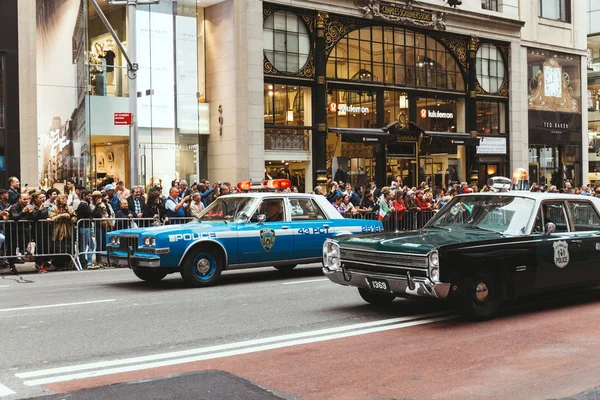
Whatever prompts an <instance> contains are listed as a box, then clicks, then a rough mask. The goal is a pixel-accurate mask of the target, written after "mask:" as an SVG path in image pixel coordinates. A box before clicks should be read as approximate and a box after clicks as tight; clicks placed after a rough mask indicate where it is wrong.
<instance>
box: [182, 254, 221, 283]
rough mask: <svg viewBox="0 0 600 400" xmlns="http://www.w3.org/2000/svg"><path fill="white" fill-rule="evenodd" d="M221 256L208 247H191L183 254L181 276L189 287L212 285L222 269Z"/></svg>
mask: <svg viewBox="0 0 600 400" xmlns="http://www.w3.org/2000/svg"><path fill="white" fill-rule="evenodd" d="M223 263H224V262H223V257H222V256H221V254H220V253H218V252H216V251H214V250H213V249H212V248H210V247H200V248H197V249H193V250H192V251H190V253H189V254H188V255H187V256H185V259H184V260H183V264H182V266H181V277H182V278H183V280H184V281H185V284H186V285H187V286H190V287H205V286H212V285H214V284H215V283H216V282H217V281H218V280H219V278H220V277H221V272H222V271H223Z"/></svg>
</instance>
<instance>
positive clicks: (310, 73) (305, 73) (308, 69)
mask: <svg viewBox="0 0 600 400" xmlns="http://www.w3.org/2000/svg"><path fill="white" fill-rule="evenodd" d="M298 76H302V77H304V78H312V77H314V76H315V58H314V57H313V56H312V55H311V56H310V57H309V58H308V62H307V63H306V65H305V66H304V67H303V68H302V69H301V70H300V72H298Z"/></svg>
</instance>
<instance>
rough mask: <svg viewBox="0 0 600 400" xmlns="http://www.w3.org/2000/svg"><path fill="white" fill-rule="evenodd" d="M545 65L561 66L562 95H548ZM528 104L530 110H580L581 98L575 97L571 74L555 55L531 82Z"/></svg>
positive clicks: (574, 111)
mask: <svg viewBox="0 0 600 400" xmlns="http://www.w3.org/2000/svg"><path fill="white" fill-rule="evenodd" d="M544 67H549V68H559V69H560V70H561V72H562V73H561V96H560V97H550V96H546V94H545V90H544V79H545V77H544ZM527 105H528V107H529V109H530V110H537V111H552V112H564V113H578V112H580V102H579V100H577V99H575V98H573V88H571V82H570V77H569V74H568V73H566V72H565V71H564V70H562V66H561V65H560V64H559V63H558V61H557V60H556V59H555V58H554V57H550V58H548V59H547V60H546V61H545V62H544V64H543V66H542V69H540V70H538V71H537V72H536V74H535V77H534V78H533V79H532V80H531V81H530V82H529V96H528V98H527Z"/></svg>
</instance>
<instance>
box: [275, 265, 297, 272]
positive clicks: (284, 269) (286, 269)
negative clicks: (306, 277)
mask: <svg viewBox="0 0 600 400" xmlns="http://www.w3.org/2000/svg"><path fill="white" fill-rule="evenodd" d="M296 266H297V264H288V265H276V266H275V269H277V270H279V271H281V272H291V271H292V270H293V269H294V268H296Z"/></svg>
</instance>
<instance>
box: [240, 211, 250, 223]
mask: <svg viewBox="0 0 600 400" xmlns="http://www.w3.org/2000/svg"><path fill="white" fill-rule="evenodd" d="M238 218H239V219H241V220H242V221H243V222H244V223H245V222H248V220H249V219H250V217H249V216H248V214H246V213H245V212H243V211H242V212H241V213H239V214H238Z"/></svg>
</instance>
